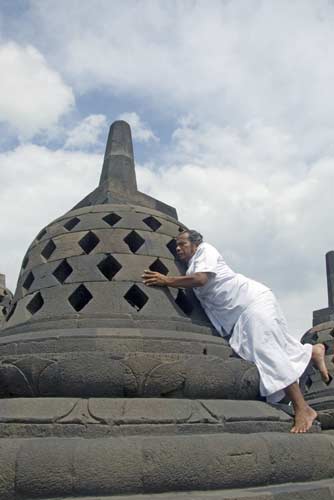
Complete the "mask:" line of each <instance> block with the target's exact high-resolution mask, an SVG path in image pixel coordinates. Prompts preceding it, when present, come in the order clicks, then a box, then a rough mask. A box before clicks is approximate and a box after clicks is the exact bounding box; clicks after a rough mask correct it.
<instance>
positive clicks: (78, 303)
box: [68, 285, 93, 312]
mask: <svg viewBox="0 0 334 500" xmlns="http://www.w3.org/2000/svg"><path fill="white" fill-rule="evenodd" d="M92 298H93V295H92V294H91V293H90V291H89V290H88V288H86V287H85V285H80V286H78V288H76V289H75V290H74V292H73V293H72V294H71V295H70V296H69V298H68V301H69V303H70V304H71V306H72V307H73V309H75V310H76V311H77V312H79V311H81V310H82V309H83V308H84V307H86V305H87V304H88V302H90V301H91V300H92Z"/></svg>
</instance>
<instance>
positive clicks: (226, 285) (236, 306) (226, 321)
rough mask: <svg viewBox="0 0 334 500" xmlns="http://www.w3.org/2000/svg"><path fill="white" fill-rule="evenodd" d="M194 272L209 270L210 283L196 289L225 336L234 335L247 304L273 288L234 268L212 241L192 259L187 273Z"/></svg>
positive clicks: (208, 314) (213, 320)
mask: <svg viewBox="0 0 334 500" xmlns="http://www.w3.org/2000/svg"><path fill="white" fill-rule="evenodd" d="M193 273H209V280H208V282H207V283H206V284H205V285H204V286H201V287H198V288H194V289H193V290H194V292H195V294H196V296H197V297H198V299H199V301H200V303H201V305H202V307H203V309H204V310H205V312H206V314H207V316H208V318H209V319H210V321H211V323H212V324H213V326H214V327H215V329H216V330H217V331H218V332H219V333H220V334H221V335H222V334H223V335H228V334H230V333H231V331H232V329H233V327H234V325H235V323H236V322H237V320H238V318H239V316H240V314H241V313H242V312H243V311H244V310H245V309H246V307H247V306H248V305H249V304H251V303H252V302H254V300H255V299H256V298H257V297H258V296H259V295H260V294H262V293H263V292H266V291H268V290H269V288H268V287H266V286H265V285H262V283H258V282H257V281H254V280H252V279H250V278H246V276H243V275H242V274H237V273H235V272H234V271H232V269H231V268H230V267H229V266H228V265H227V264H226V262H225V261H224V259H223V257H222V255H220V253H219V252H218V250H216V248H214V247H213V246H212V245H210V244H209V243H201V244H200V245H199V246H198V248H197V250H196V253H195V254H194V255H193V256H192V258H191V259H190V261H189V263H188V269H187V273H186V274H187V275H189V274H193ZM222 329H223V330H222Z"/></svg>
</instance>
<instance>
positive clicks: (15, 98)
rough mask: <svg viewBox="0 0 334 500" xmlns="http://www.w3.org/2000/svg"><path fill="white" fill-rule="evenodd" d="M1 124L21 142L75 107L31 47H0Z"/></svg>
mask: <svg viewBox="0 0 334 500" xmlns="http://www.w3.org/2000/svg"><path fill="white" fill-rule="evenodd" d="M0 68H1V78H0V120H1V121H2V122H7V123H8V124H9V125H10V127H12V128H13V129H14V130H16V131H17V132H18V133H19V134H20V135H22V136H23V137H24V138H26V139H27V138H29V137H32V136H33V135H35V134H36V133H38V132H40V131H42V130H43V129H47V128H48V127H50V126H52V125H54V124H55V123H56V122H57V121H58V119H59V118H60V117H61V116H62V115H63V114H64V113H66V112H67V111H69V109H70V108H71V107H72V106H73V104H74V96H73V92H72V90H71V88H70V87H69V86H67V85H66V84H65V83H64V81H63V80H62V78H61V77H60V75H59V74H58V73H57V72H56V71H54V70H53V69H51V68H50V67H49V65H48V64H47V62H46V60H45V59H44V57H43V56H42V54H41V53H40V52H39V51H38V50H37V49H35V48H34V47H32V46H31V45H27V46H20V45H18V44H16V43H13V42H11V43H6V44H2V45H0Z"/></svg>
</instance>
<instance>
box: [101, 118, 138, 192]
mask: <svg viewBox="0 0 334 500" xmlns="http://www.w3.org/2000/svg"><path fill="white" fill-rule="evenodd" d="M105 182H107V183H108V182H110V183H115V182H116V183H117V185H118V187H119V188H120V189H122V188H123V189H124V190H125V191H128V192H132V193H134V192H136V191H137V181H136V172H135V163H134V156H133V145H132V137H131V129H130V126H129V124H128V123H126V122H125V121H121V120H119V121H116V122H114V123H113V124H112V125H111V127H110V130H109V136H108V141H107V146H106V151H105V155H104V161H103V167H102V174H101V178H100V186H101V185H102V184H104V183H105Z"/></svg>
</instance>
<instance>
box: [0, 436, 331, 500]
mask: <svg viewBox="0 0 334 500" xmlns="http://www.w3.org/2000/svg"><path fill="white" fill-rule="evenodd" d="M0 470H1V471H2V475H1V476H0V498H5V499H6V500H15V499H17V498H22V499H25V498H26V499H28V498H35V497H36V496H38V498H41V499H43V498H44V499H45V498H48V497H52V498H57V497H58V498H60V499H66V498H68V497H71V496H74V497H80V496H81V497H85V496H86V497H88V498H89V497H96V495H101V496H108V495H109V496H112V495H129V494H156V493H164V492H165V493H168V492H175V491H179V492H181V491H191V492H193V491H201V490H224V489H227V490H228V489H231V488H239V489H243V488H244V489H245V488H254V487H259V486H265V485H267V489H266V490H265V489H264V490H263V491H264V492H268V493H270V489H269V487H268V485H274V484H276V485H278V484H282V485H283V484H284V483H291V482H294V483H298V482H307V481H319V480H321V479H330V478H332V477H333V475H334V437H333V436H331V435H329V434H325V435H315V434H304V435H291V434H288V433H287V434H284V433H259V434H249V435H240V434H211V435H205V434H201V435H195V436H194V435H193V436H154V437H137V436H136V437H128V438H124V437H121V438H108V439H94V440H91V439H82V438H72V439H60V438H43V439H34V438H32V439H0ZM41 471H43V473H41ZM289 487H290V488H291V485H288V486H287V488H289ZM297 491H298V490H297ZM288 492H289V490H288V489H286V488H285V489H284V487H283V486H281V492H279V491H278V492H277V494H276V496H274V498H275V499H277V500H278V499H282V498H289V499H291V498H293V497H291V496H290V497H284V495H285V494H286V493H288ZM279 495H281V496H279ZM282 495H283V496H282ZM123 498H124V497H123ZM241 498H242V497H241ZM246 498H247V497H246ZM260 498H261V497H260ZM269 498H270V497H269ZM295 498H298V496H296V497H295ZM299 498H300V496H299ZM302 498H303V497H302ZM304 498H307V497H305V496H304ZM309 498H312V499H313V498H314V497H312V496H311V497H309ZM327 498H328V497H327Z"/></svg>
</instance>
